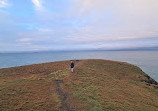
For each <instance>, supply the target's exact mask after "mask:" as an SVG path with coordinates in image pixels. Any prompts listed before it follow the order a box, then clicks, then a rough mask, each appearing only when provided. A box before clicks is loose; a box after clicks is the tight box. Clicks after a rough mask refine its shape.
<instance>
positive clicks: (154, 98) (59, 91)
mask: <svg viewBox="0 0 158 111" xmlns="http://www.w3.org/2000/svg"><path fill="white" fill-rule="evenodd" d="M74 62H75V69H74V73H71V72H70V68H69V67H70V61H60V62H52V63H43V64H36V65H28V66H21V67H13V68H5V69H0V98H1V99H0V111H14V110H16V111H63V110H65V111H68V110H70V111H157V110H158V85H157V82H156V81H154V80H153V79H152V78H150V77H149V76H148V75H146V74H145V73H144V72H143V71H142V70H141V69H140V68H138V67H136V66H134V65H131V64H128V63H124V62H115V61H108V60H80V61H74Z"/></svg>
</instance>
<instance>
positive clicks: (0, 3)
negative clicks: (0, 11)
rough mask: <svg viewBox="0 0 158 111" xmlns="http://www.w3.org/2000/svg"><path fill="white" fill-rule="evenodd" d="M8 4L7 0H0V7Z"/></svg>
mask: <svg viewBox="0 0 158 111" xmlns="http://www.w3.org/2000/svg"><path fill="white" fill-rule="evenodd" d="M9 5H10V4H9V2H8V1H7V0H0V8H5V7H8V6H9Z"/></svg>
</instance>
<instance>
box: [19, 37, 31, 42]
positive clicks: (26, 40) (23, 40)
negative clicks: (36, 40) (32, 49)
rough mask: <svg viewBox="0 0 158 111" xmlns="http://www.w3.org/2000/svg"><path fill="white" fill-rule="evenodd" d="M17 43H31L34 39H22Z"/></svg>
mask: <svg viewBox="0 0 158 111" xmlns="http://www.w3.org/2000/svg"><path fill="white" fill-rule="evenodd" d="M16 41H18V42H31V41H33V39H32V38H21V39H18V40H16Z"/></svg>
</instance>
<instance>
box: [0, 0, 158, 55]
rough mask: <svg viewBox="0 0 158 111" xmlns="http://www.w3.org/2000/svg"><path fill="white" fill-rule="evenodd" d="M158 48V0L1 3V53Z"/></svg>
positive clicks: (17, 0)
mask: <svg viewBox="0 0 158 111" xmlns="http://www.w3.org/2000/svg"><path fill="white" fill-rule="evenodd" d="M157 46H158V0H0V52H5V51H39V50H87V49H120V48H135V47H157Z"/></svg>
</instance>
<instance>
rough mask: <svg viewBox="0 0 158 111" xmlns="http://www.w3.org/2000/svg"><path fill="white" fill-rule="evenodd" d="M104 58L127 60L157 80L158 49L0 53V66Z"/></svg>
mask: <svg viewBox="0 0 158 111" xmlns="http://www.w3.org/2000/svg"><path fill="white" fill-rule="evenodd" d="M70 59H105V60H115V61H121V62H127V63H130V64H134V65H136V66H138V67H140V68H141V69H142V70H143V71H144V72H145V73H146V74H148V75H149V76H150V77H152V78H153V79H155V80H156V81H158V51H76V52H36V53H35V52H34V53H33V52H28V53H0V68H9V67H15V66H23V65H30V64H38V63H46V62H54V61H62V60H70Z"/></svg>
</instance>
